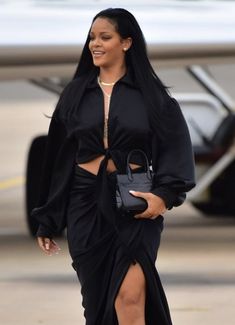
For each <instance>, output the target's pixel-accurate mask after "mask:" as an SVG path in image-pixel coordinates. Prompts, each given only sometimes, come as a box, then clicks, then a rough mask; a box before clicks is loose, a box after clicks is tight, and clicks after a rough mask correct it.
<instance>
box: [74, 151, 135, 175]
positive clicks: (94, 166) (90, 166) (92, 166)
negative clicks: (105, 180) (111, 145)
mask: <svg viewBox="0 0 235 325" xmlns="http://www.w3.org/2000/svg"><path fill="white" fill-rule="evenodd" d="M104 157H105V156H104V155H101V156H99V157H97V158H95V159H92V160H90V161H88V162H86V163H78V164H77V165H78V166H80V167H82V168H83V169H86V170H87V171H89V172H90V173H92V174H94V175H97V174H98V170H99V167H100V163H101V161H102V160H103V159H104ZM130 167H131V168H132V169H135V168H138V167H141V165H138V164H134V163H130ZM116 170H117V167H116V166H115V164H114V161H113V160H112V159H111V158H110V159H108V163H107V172H108V173H112V172H114V171H116Z"/></svg>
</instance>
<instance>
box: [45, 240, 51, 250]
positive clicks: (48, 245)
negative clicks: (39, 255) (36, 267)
mask: <svg viewBox="0 0 235 325" xmlns="http://www.w3.org/2000/svg"><path fill="white" fill-rule="evenodd" d="M44 241H45V248H46V250H47V251H49V250H50V247H51V240H50V238H45V239H44Z"/></svg>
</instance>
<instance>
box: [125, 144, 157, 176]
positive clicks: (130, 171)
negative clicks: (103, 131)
mask: <svg viewBox="0 0 235 325" xmlns="http://www.w3.org/2000/svg"><path fill="white" fill-rule="evenodd" d="M133 153H140V154H141V155H142V156H143V157H144V160H145V167H146V174H147V177H148V178H149V179H150V180H151V179H152V176H151V171H150V168H149V161H148V157H147V155H146V153H145V152H144V151H143V150H141V149H133V150H131V151H130V152H129V153H128V155H127V165H126V171H127V175H128V178H129V179H130V180H132V179H133V176H132V170H131V167H130V159H131V156H132V155H133Z"/></svg>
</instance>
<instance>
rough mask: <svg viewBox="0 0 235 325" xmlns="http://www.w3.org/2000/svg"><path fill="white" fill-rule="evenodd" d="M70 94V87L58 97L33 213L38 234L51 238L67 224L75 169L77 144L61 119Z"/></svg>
mask: <svg viewBox="0 0 235 325" xmlns="http://www.w3.org/2000/svg"><path fill="white" fill-rule="evenodd" d="M67 95H68V86H67V87H66V88H65V89H64V91H63V92H62V94H61V96H60V98H59V101H58V103H57V105H56V108H55V111H54V113H53V115H52V118H51V122H50V126H49V131H48V136H47V145H46V150H45V155H44V162H43V169H42V176H41V182H40V194H39V200H38V204H37V207H36V208H35V209H33V210H32V213H31V215H32V217H34V218H36V219H37V221H38V222H39V228H38V231H37V233H36V236H43V237H50V238H52V237H53V236H54V235H56V234H57V233H59V232H60V231H62V230H63V229H64V227H65V216H64V215H63V213H64V210H65V206H66V199H65V195H66V185H67V184H68V179H69V172H68V171H70V169H71V170H72V164H73V151H74V148H72V147H71V145H72V146H74V143H73V142H71V139H69V135H68V130H67V129H66V125H65V123H64V121H63V120H62V119H61V118H60V111H61V110H63V109H64V106H65V102H67V103H68V101H67V100H66V98H67ZM65 157H66V159H65ZM66 166H67V168H68V169H67V170H66ZM69 168H70V169H69ZM59 193H60V195H61V194H62V193H63V200H60V199H59Z"/></svg>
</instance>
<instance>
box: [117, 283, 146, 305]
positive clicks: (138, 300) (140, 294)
mask: <svg viewBox="0 0 235 325" xmlns="http://www.w3.org/2000/svg"><path fill="white" fill-rule="evenodd" d="M142 289H143V288H142ZM144 299H145V293H144V290H141V289H138V290H136V289H135V290H125V289H121V290H120V291H119V293H118V295H117V298H116V301H115V307H116V308H118V307H119V308H122V309H130V308H134V309H138V307H139V306H141V307H142V305H143V302H144Z"/></svg>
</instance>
